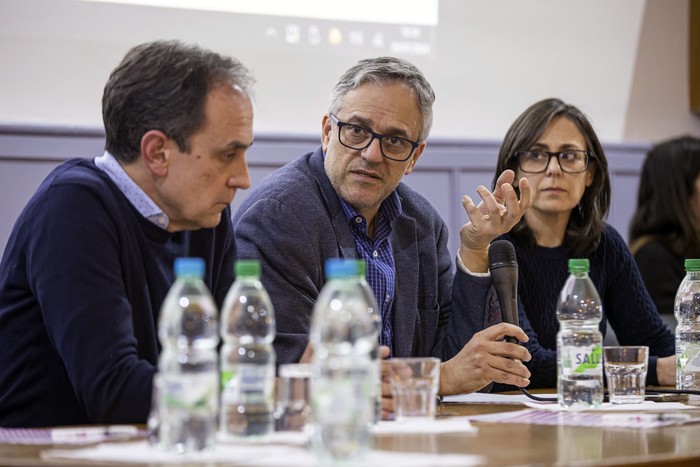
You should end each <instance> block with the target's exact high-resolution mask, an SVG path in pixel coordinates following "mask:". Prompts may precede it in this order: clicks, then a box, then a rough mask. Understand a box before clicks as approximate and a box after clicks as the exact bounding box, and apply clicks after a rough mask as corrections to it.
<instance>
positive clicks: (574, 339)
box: [557, 259, 603, 409]
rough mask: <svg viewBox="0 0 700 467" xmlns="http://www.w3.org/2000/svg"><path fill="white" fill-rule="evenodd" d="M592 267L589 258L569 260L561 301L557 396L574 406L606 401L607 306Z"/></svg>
mask: <svg viewBox="0 0 700 467" xmlns="http://www.w3.org/2000/svg"><path fill="white" fill-rule="evenodd" d="M589 267H590V263H589V261H588V260H587V259H570V260H569V278H568V279H567V280H566V283H565V284H564V287H563V288H562V290H561V293H560V294H559V301H558V303H557V320H559V332H558V333H557V369H558V378H557V398H558V400H559V404H560V405H562V406H563V407H567V408H571V409H587V408H591V407H594V408H595V407H599V406H600V404H602V402H603V356H602V350H603V349H602V346H603V336H602V334H601V333H600V330H599V328H598V326H599V323H600V320H601V319H602V317H603V306H602V305H601V302H600V296H599V295H598V291H597V290H596V288H595V285H593V282H592V281H591V279H590V278H589V277H588V270H589Z"/></svg>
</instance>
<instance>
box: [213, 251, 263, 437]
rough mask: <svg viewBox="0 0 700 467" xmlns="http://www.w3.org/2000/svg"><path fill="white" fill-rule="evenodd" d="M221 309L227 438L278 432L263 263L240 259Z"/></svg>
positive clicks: (222, 419) (223, 408)
mask: <svg viewBox="0 0 700 467" xmlns="http://www.w3.org/2000/svg"><path fill="white" fill-rule="evenodd" d="M235 272H236V281H235V282H234V283H233V285H232V286H231V290H229V292H228V294H227V295H226V299H225V300H224V305H223V308H222V311H221V339H222V341H223V346H222V348H221V417H220V421H219V433H220V434H221V436H222V437H223V438H234V437H250V436H260V437H262V436H265V435H268V434H269V433H270V432H272V431H273V430H274V419H273V414H274V403H275V360H276V358H275V350H274V348H273V347H272V341H273V340H274V339H275V312H274V309H273V307H272V302H271V301H270V296H269V295H268V293H267V291H266V290H265V288H264V287H263V285H262V283H261V282H260V262H259V261H257V260H239V261H237V262H236V264H235Z"/></svg>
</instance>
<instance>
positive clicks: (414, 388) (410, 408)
mask: <svg viewBox="0 0 700 467" xmlns="http://www.w3.org/2000/svg"><path fill="white" fill-rule="evenodd" d="M389 364H390V366H391V392H392V395H393V397H394V407H395V408H396V421H399V422H401V421H414V422H415V421H418V422H420V421H430V420H433V419H434V418H435V412H436V408H437V392H438V388H439V386H440V360H439V359H437V358H429V357H425V358H420V357H416V358H392V359H391V360H389Z"/></svg>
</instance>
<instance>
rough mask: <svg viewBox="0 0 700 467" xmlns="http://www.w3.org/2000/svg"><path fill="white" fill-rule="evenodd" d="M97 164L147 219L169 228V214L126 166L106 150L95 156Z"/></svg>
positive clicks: (163, 227) (162, 227)
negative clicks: (126, 169) (131, 175)
mask: <svg viewBox="0 0 700 467" xmlns="http://www.w3.org/2000/svg"><path fill="white" fill-rule="evenodd" d="M95 165H96V166H97V167H99V168H100V169H102V170H103V171H104V172H105V173H106V174H107V175H108V176H109V178H110V179H111V180H112V181H113V182H114V184H115V185H117V188H119V190H120V191H121V192H122V193H124V196H126V199H128V200H129V202H130V203H131V204H132V205H133V206H134V207H135V208H136V210H137V211H138V212H139V213H140V214H141V215H142V216H143V217H145V218H146V219H148V220H149V221H151V222H153V223H154V224H155V225H157V226H158V227H160V228H161V229H167V228H168V224H169V223H170V219H168V216H167V215H166V214H165V213H164V212H163V211H162V210H161V209H160V208H159V207H158V206H157V205H156V203H154V202H153V200H152V199H151V198H150V197H149V196H148V195H147V194H146V192H145V191H143V190H142V189H141V187H139V186H138V185H137V184H136V182H134V181H133V180H132V179H131V177H129V174H127V173H126V171H125V170H124V168H123V167H122V166H121V164H119V161H117V159H116V158H115V157H114V156H113V155H112V154H110V153H109V152H107V151H105V153H104V154H103V155H102V156H100V157H96V158H95Z"/></svg>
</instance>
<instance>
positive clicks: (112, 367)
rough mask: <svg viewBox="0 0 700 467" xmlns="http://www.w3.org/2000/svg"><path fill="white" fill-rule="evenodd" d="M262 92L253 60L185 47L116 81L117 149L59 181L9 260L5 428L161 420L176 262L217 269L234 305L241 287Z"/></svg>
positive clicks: (161, 51)
mask: <svg viewBox="0 0 700 467" xmlns="http://www.w3.org/2000/svg"><path fill="white" fill-rule="evenodd" d="M252 82H253V79H252V76H251V74H250V73H249V71H248V70H247V69H246V68H245V67H244V66H243V65H242V64H241V63H240V62H238V61H237V60H235V59H232V58H227V57H223V56H221V55H219V54H217V53H214V52H211V51H208V50H205V49H202V48H200V47H197V46H192V45H185V44H182V43H179V42H175V41H157V42H151V43H146V44H142V45H139V46H136V47H134V48H132V49H131V50H129V51H128V53H127V54H126V56H125V57H124V59H123V60H122V61H121V63H120V64H119V65H118V66H117V68H115V69H114V70H113V71H112V73H111V75H110V77H109V80H108V81H107V84H106V86H105V89H104V94H103V98H102V114H103V119H104V125H105V131H106V146H105V148H106V151H105V153H104V154H103V155H102V156H99V157H97V158H95V159H73V160H69V161H67V162H65V163H63V164H61V165H59V166H58V167H57V168H56V169H55V170H53V171H52V172H51V173H50V174H49V175H48V177H47V178H46V179H45V180H44V181H43V183H42V184H41V186H39V188H38V190H37V192H36V193H35V194H34V195H33V197H32V198H31V200H30V201H29V203H28V204H27V206H26V207H25V208H24V210H23V211H22V213H21V214H20V216H19V218H18V219H17V222H16V224H15V226H14V229H13V230H12V233H11V235H10V238H9V241H8V244H7V248H6V249H5V253H4V256H3V259H2V263H0V342H2V352H0V426H5V427H9V426H12V427H31V426H37V427H43V426H54V425H73V424H93V423H145V422H146V419H147V416H148V412H149V409H150V404H151V388H152V379H153V375H154V373H155V372H156V369H157V358H158V353H159V343H158V339H157V335H156V330H157V318H158V312H159V309H160V306H161V303H162V301H163V299H164V298H165V295H166V293H167V292H168V289H169V288H170V286H171V284H172V283H173V281H174V274H173V262H174V260H175V258H177V257H181V256H195V257H201V258H203V259H204V260H205V263H206V273H205V281H206V284H207V286H208V287H209V288H210V290H211V291H212V294H213V295H214V297H215V298H216V300H217V302H218V303H219V305H220V304H221V303H222V301H223V299H224V296H225V294H226V292H227V291H228V289H229V287H230V286H231V284H232V282H233V271H232V270H233V268H232V265H233V261H234V258H235V243H234V241H233V229H232V226H231V219H230V215H231V211H230V207H229V203H231V201H232V199H233V197H234V195H235V193H236V190H238V189H239V188H248V187H249V186H250V178H249V174H248V167H247V165H246V159H245V154H246V150H247V149H248V147H249V146H250V145H251V144H252V142H253V108H252V104H251V97H250V93H251V86H252Z"/></svg>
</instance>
